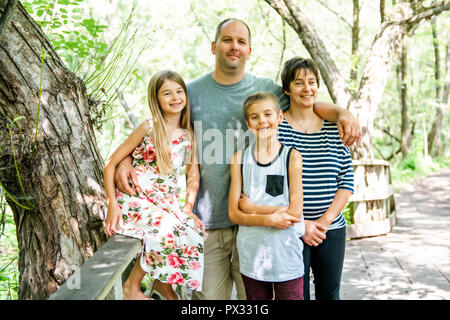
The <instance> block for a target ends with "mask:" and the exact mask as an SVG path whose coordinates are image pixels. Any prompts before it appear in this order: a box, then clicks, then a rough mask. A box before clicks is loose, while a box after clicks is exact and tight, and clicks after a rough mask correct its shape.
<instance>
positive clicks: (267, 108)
mask: <svg viewBox="0 0 450 320" xmlns="http://www.w3.org/2000/svg"><path fill="white" fill-rule="evenodd" d="M273 104H274V102H273V101H271V100H259V101H257V102H255V103H253V104H252V105H251V106H250V107H249V108H248V120H246V121H245V122H246V124H247V127H248V128H249V129H250V130H252V131H253V133H254V134H255V135H256V138H257V139H269V138H272V137H274V136H275V137H276V135H277V129H278V125H279V124H280V123H281V122H282V121H283V113H282V111H279V112H278V113H277V112H276V111H275V106H274V105H273Z"/></svg>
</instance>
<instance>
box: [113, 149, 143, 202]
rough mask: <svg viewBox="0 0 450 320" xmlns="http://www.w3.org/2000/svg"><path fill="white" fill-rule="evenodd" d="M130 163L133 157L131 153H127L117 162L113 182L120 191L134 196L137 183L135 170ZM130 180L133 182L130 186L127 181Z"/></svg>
mask: <svg viewBox="0 0 450 320" xmlns="http://www.w3.org/2000/svg"><path fill="white" fill-rule="evenodd" d="M132 163H133V158H132V157H131V155H128V156H127V157H125V158H124V159H123V160H122V161H121V162H120V163H119V165H118V166H117V167H116V170H115V172H114V183H115V184H116V188H117V189H118V190H119V191H120V192H123V193H126V194H129V195H132V196H134V195H136V191H137V188H138V187H139V184H138V179H137V176H136V170H135V169H134V167H133V166H132ZM130 180H131V182H132V184H133V186H131V187H130V184H129V182H128V181H130Z"/></svg>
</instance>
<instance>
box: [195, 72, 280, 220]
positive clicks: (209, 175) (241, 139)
mask: <svg viewBox="0 0 450 320" xmlns="http://www.w3.org/2000/svg"><path fill="white" fill-rule="evenodd" d="M187 87H188V95H189V101H190V106H191V120H192V124H193V126H194V131H195V137H196V143H197V148H198V155H199V163H200V187H199V190H198V195H197V200H196V202H195V205H194V212H195V213H196V214H197V215H198V216H199V218H200V219H201V220H202V221H203V222H204V223H205V226H206V229H219V228H226V227H229V226H232V225H234V224H233V223H232V222H231V221H230V218H229V217H228V192H229V187H230V166H229V163H230V159H231V156H232V155H233V154H234V153H235V152H236V151H237V150H240V149H243V148H244V147H245V145H248V143H249V142H251V141H252V138H253V136H252V135H251V134H250V133H249V132H247V126H246V125H245V121H244V112H243V110H242V105H243V103H244V101H245V99H246V98H247V97H248V96H249V95H251V94H253V93H255V92H257V91H267V92H271V93H273V94H275V95H276V96H277V97H278V98H279V99H280V103H281V107H282V109H286V108H287V106H288V105H289V99H288V97H287V96H286V95H285V94H284V92H283V90H282V89H281V87H280V86H279V85H277V84H276V83H275V82H273V81H272V80H270V79H264V78H258V77H256V76H253V75H251V74H245V76H244V79H242V80H241V81H239V82H238V83H235V84H232V85H221V84H219V83H218V82H216V81H215V80H214V79H213V77H212V76H211V74H210V73H208V74H205V75H204V76H202V77H200V78H198V79H196V80H194V81H192V82H190V83H188V85H187ZM246 137H248V139H247V138H246ZM246 140H247V143H246V142H245V141H246Z"/></svg>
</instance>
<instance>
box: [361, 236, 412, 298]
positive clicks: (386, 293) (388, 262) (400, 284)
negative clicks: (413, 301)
mask: <svg viewBox="0 0 450 320" xmlns="http://www.w3.org/2000/svg"><path fill="white" fill-rule="evenodd" d="M360 249H361V253H362V257H363V259H364V261H365V262H366V265H367V267H368V268H367V272H368V274H369V277H370V279H371V281H372V285H373V286H374V288H375V299H381V300H385V299H405V298H406V296H408V294H409V293H411V292H413V288H412V282H411V279H410V278H409V277H408V275H407V274H406V273H405V272H404V271H403V270H402V269H401V266H400V265H399V263H398V261H397V259H396V258H395V256H394V255H393V254H392V252H390V251H389V250H386V249H385V248H383V241H380V240H379V239H367V241H364V242H362V243H361V244H360ZM413 298H415V297H413Z"/></svg>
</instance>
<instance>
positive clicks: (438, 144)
mask: <svg viewBox="0 0 450 320" xmlns="http://www.w3.org/2000/svg"><path fill="white" fill-rule="evenodd" d="M431 30H432V34H433V47H434V79H435V82H436V104H437V105H436V113H435V116H434V119H433V122H432V125H431V129H430V132H429V133H428V138H427V140H428V152H429V154H431V155H432V156H434V157H439V156H441V155H442V154H443V146H442V137H441V136H442V120H443V119H444V107H445V106H446V105H447V102H448V86H449V83H448V80H447V81H446V83H445V84H444V90H442V83H441V58H440V54H439V42H438V35H437V30H436V22H435V21H434V20H431ZM449 36H450V33H449ZM449 43H450V40H447V51H446V57H445V61H446V66H447V67H446V70H445V73H446V74H445V77H444V78H448V64H449V59H450V52H449Z"/></svg>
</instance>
